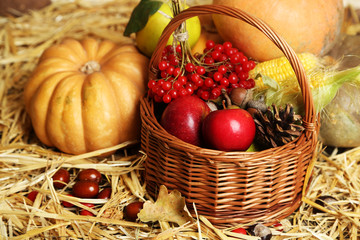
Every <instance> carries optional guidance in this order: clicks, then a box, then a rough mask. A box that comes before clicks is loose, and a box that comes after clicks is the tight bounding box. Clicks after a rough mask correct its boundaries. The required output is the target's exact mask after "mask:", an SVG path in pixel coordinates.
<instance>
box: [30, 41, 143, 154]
mask: <svg viewBox="0 0 360 240" xmlns="http://www.w3.org/2000/svg"><path fill="white" fill-rule="evenodd" d="M147 67H148V58H146V57H145V56H143V55H141V54H140V53H139V52H138V51H137V49H136V48H135V47H134V46H133V45H122V46H118V45H116V44H115V43H113V42H111V41H101V42H99V41H96V40H95V39H92V38H88V39H84V40H82V41H77V40H75V39H66V40H64V41H63V42H62V43H61V44H59V45H54V46H51V47H50V48H48V49H47V50H45V51H44V53H43V54H42V56H41V57H40V59H39V63H38V65H37V67H36V69H35V70H34V72H33V74H32V76H31V78H30V79H29V81H28V83H27V85H26V86H25V90H24V99H25V107H26V111H27V113H28V114H29V116H30V119H31V122H32V126H33V128H34V130H35V133H36V135H37V137H38V138H39V139H40V141H41V142H42V143H44V144H46V145H47V146H54V147H56V148H58V149H59V150H61V151H63V152H66V153H70V154H81V153H85V152H89V151H94V150H98V149H103V148H107V147H111V146H114V145H116V144H119V143H122V142H124V141H127V140H135V139H138V138H139V136H140V113H139V98H140V96H142V95H143V94H144V93H145V91H146V82H147Z"/></svg>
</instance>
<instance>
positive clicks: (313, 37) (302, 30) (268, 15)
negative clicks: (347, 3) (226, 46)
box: [213, 0, 343, 61]
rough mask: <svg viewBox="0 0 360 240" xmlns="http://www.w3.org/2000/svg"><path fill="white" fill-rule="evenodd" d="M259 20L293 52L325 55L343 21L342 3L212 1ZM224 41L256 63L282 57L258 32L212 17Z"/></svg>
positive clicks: (334, 0) (237, 22)
mask: <svg viewBox="0 0 360 240" xmlns="http://www.w3.org/2000/svg"><path fill="white" fill-rule="evenodd" d="M213 2H214V4H221V5H227V6H232V7H236V8H239V9H241V10H243V11H245V12H247V13H250V14H252V15H254V16H256V17H259V18H260V19H262V20H263V21H265V22H266V23H267V24H268V25H270V26H271V27H272V28H273V29H274V30H275V31H276V32H277V33H279V34H280V35H281V36H282V37H284V38H285V40H286V41H287V43H289V45H290V46H291V47H292V48H293V49H294V50H295V51H296V52H299V53H301V52H310V53H314V54H317V55H321V54H325V53H326V52H327V51H328V50H329V49H330V48H331V47H332V46H333V43H334V41H335V40H336V37H337V36H338V35H339V33H340V30H341V25H342V18H343V1H342V0H276V1H271V0H253V1H249V0H214V1H213ZM213 20H214V23H215V26H216V28H217V30H218V32H219V34H220V36H221V37H222V38H223V39H224V40H225V41H230V42H232V43H233V45H234V46H235V47H237V48H239V49H240V50H241V51H243V52H244V53H245V54H246V55H247V56H250V57H252V58H255V59H256V60H259V61H265V60H270V59H273V58H277V57H280V56H283V55H282V53H281V52H280V50H279V49H278V48H277V47H276V46H275V45H274V44H273V43H272V42H271V41H270V40H269V39H268V38H267V37H266V36H265V35H264V34H262V33H261V32H259V31H258V30H257V29H255V28H254V27H252V26H250V25H248V24H247V23H245V22H243V21H240V20H236V19H234V18H231V17H228V16H222V15H213Z"/></svg>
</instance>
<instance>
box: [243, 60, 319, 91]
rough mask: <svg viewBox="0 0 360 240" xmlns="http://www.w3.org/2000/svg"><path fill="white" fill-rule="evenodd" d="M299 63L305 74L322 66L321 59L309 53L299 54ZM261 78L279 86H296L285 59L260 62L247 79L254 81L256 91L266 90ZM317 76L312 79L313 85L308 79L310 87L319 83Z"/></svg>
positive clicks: (292, 73)
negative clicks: (269, 79)
mask: <svg viewBox="0 0 360 240" xmlns="http://www.w3.org/2000/svg"><path fill="white" fill-rule="evenodd" d="M298 57H299V59H300V62H301V63H302V64H303V66H304V69H305V72H306V73H309V72H312V71H314V70H315V69H318V68H320V67H321V66H322V63H321V59H320V58H318V57H317V56H315V55H314V54H311V53H301V54H299V55H298ZM263 76H266V77H269V78H271V79H273V80H275V81H276V82H277V83H278V84H279V85H280V86H285V85H294V86H296V85H297V80H296V76H295V72H294V70H293V69H292V67H291V65H290V62H289V60H288V59H287V58H286V57H281V58H276V59H272V60H269V61H266V62H261V63H258V64H257V65H256V67H255V68H254V69H253V70H251V71H250V72H249V77H250V78H253V79H254V80H255V84H256V87H257V90H258V91H262V90H264V89H266V88H267V86H266V85H265V84H264V82H263V78H262V77H263ZM319 79H321V78H320V77H319V76H317V77H316V79H315V78H314V79H313V80H314V83H313V81H312V80H311V79H310V81H311V83H310V85H313V84H315V82H317V83H319Z"/></svg>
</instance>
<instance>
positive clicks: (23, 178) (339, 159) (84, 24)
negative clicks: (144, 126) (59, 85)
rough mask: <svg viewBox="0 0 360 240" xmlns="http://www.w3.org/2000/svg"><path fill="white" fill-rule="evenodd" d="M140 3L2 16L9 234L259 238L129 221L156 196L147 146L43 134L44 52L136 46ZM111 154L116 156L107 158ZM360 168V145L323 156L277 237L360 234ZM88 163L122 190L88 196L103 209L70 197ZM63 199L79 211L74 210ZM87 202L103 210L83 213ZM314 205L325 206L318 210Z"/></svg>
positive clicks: (1, 220)
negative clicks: (34, 88)
mask: <svg viewBox="0 0 360 240" xmlns="http://www.w3.org/2000/svg"><path fill="white" fill-rule="evenodd" d="M137 2H138V1H131V0H117V1H111V0H107V1H101V3H100V2H99V1H88V0H78V1H65V0H62V1H53V3H52V4H51V5H50V6H48V7H46V8H44V9H42V10H39V11H33V12H31V13H29V14H26V15H23V16H21V17H18V18H4V17H0V56H1V57H0V236H1V237H2V238H1V239H46V238H49V239H50V238H52V237H59V239H61V238H60V237H66V238H67V239H79V238H83V239H199V238H200V237H201V238H202V239H214V240H216V239H259V238H257V237H251V236H241V235H240V234H237V233H233V232H231V230H233V229H234V228H235V227H246V226H234V227H232V228H229V229H223V230H220V229H217V228H216V226H213V225H212V224H211V223H210V222H209V221H208V220H207V219H206V218H204V217H203V216H198V218H197V219H195V220H194V223H191V224H189V223H187V224H184V225H183V226H173V225H171V224H169V223H166V222H163V223H161V224H160V223H153V224H150V223H134V222H128V221H125V220H124V218H123V209H124V207H125V206H126V205H127V204H128V203H129V202H132V201H138V200H149V199H150V197H149V196H148V194H147V193H146V190H145V183H144V182H143V180H142V174H143V166H142V163H143V161H144V155H143V154H142V153H141V152H139V151H138V150H137V149H138V143H136V142H127V143H123V144H120V145H117V146H114V147H112V148H109V149H104V150H99V151H95V152H91V153H87V154H82V155H77V156H71V155H67V154H64V153H61V152H59V151H57V150H56V149H52V148H47V147H46V146H43V145H42V144H41V143H40V142H39V141H38V140H37V138H36V137H35V136H34V133H33V131H32V129H31V125H30V123H29V119H28V118H27V115H26V114H25V111H24V104H23V99H22V91H23V88H24V85H25V83H26V81H27V79H28V77H29V75H30V74H31V72H32V70H33V69H34V67H35V65H36V63H37V60H38V57H39V56H40V54H41V53H42V52H43V51H44V50H45V49H46V48H47V47H49V46H51V45H52V44H54V43H57V42H59V41H61V40H62V39H63V38H66V37H73V38H76V39H81V38H83V37H85V36H94V37H96V38H98V39H110V40H112V41H115V42H117V43H119V44H121V43H133V38H126V37H124V36H123V35H122V32H123V31H124V28H125V25H126V23H127V21H128V19H129V17H130V13H131V11H132V9H133V8H134V6H135V5H136V4H137ZM188 2H190V1H188ZM194 2H195V3H196V4H199V3H203V2H201V1H194ZM319 147H320V146H319ZM110 150H116V153H115V154H114V155H112V156H110V157H107V158H104V157H101V154H102V153H104V152H107V151H110ZM359 165H360V148H355V149H350V150H348V151H345V152H342V153H339V150H338V149H334V151H332V152H330V153H328V154H326V153H323V154H320V155H319V156H317V157H316V158H314V159H313V161H312V163H311V165H310V166H311V167H310V168H309V171H308V174H307V176H306V181H305V182H306V184H307V191H305V190H304V199H303V200H304V201H303V204H302V205H301V206H300V208H299V209H298V210H297V211H296V212H295V213H294V214H292V215H291V216H289V217H288V218H287V219H283V220H281V223H282V228H283V229H284V231H279V227H271V230H272V232H273V235H274V237H273V239H275V240H280V239H358V236H359V232H360V223H359V217H360V207H359V205H360V204H359V201H360V200H359V199H360V178H359V176H360V167H359ZM59 168H67V169H69V170H70V172H71V173H72V178H71V180H70V182H69V184H68V185H67V186H66V187H65V188H64V189H62V190H56V189H54V187H53V186H52V178H51V176H52V174H54V172H55V171H56V170H57V169H59ZM84 168H96V169H98V170H99V171H100V172H102V173H103V174H104V175H105V177H106V180H107V183H106V186H110V187H111V188H112V190H113V191H112V195H111V198H110V199H109V200H101V199H86V201H87V202H91V203H94V204H96V208H94V209H91V208H88V207H86V206H84V205H83V204H81V202H83V201H84V199H80V198H76V197H70V196H68V195H67V193H68V191H69V189H70V188H71V186H72V185H73V184H74V182H75V178H76V175H77V173H78V172H79V171H80V170H81V169H84ZM33 190H36V191H38V192H39V194H38V195H37V197H36V199H35V201H34V202H32V201H30V200H29V199H28V198H26V195H27V194H28V193H29V192H31V191H33ZM325 194H326V195H330V196H333V197H335V198H336V199H337V201H336V202H334V203H331V205H330V204H329V206H327V205H325V206H319V205H318V204H317V203H315V201H316V199H317V198H318V197H319V196H321V195H325ZM62 201H68V202H71V203H73V204H74V205H75V207H72V208H64V207H63V206H62V205H61V204H60V203H61V202H62ZM80 208H84V209H87V210H89V211H91V212H93V213H94V214H95V216H93V217H88V216H80V215H79V214H78V213H77V211H78V210H77V209H80ZM314 208H318V209H321V210H323V211H324V212H323V213H317V214H313V209H314ZM195 209H196V206H195ZM249 224H251V223H249Z"/></svg>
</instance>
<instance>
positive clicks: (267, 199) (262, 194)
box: [140, 5, 319, 227]
mask: <svg viewBox="0 0 360 240" xmlns="http://www.w3.org/2000/svg"><path fill="white" fill-rule="evenodd" d="M203 14H223V15H227V16H231V17H234V18H237V19H240V20H243V21H245V22H247V23H249V24H250V25H252V26H254V27H256V28H258V29H259V30H260V31H261V32H263V33H264V34H265V35H266V36H268V37H269V39H271V40H272V41H273V42H274V44H275V45H276V46H278V48H279V49H280V50H282V51H283V53H284V55H285V56H286V57H287V58H288V59H289V61H290V63H291V65H292V67H293V69H294V71H295V73H296V75H297V78H298V81H299V85H300V89H301V91H302V95H303V99H304V102H305V116H304V118H303V119H304V127H305V131H304V133H303V134H302V135H301V136H300V137H299V138H298V139H296V140H295V141H293V142H291V143H288V144H286V145H284V146H281V147H277V148H272V149H267V150H264V151H261V152H223V151H217V150H211V149H205V148H200V147H196V146H194V145H191V144H188V143H185V142H183V141H181V140H179V139H178V138H176V137H174V136H172V135H170V134H168V133H167V132H166V131H165V130H164V129H163V128H162V127H161V125H160V124H159V123H158V121H157V119H156V116H155V113H154V110H155V109H154V103H153V102H152V101H151V100H150V99H148V98H147V97H146V96H145V97H143V98H142V99H141V104H140V108H141V119H142V128H141V148H142V150H143V151H144V152H145V153H146V155H147V158H146V161H145V170H146V175H145V179H146V183H147V190H148V192H149V193H150V194H151V195H152V196H154V197H155V196H156V194H157V192H158V189H159V186H160V185H165V186H166V187H167V188H168V189H170V190H171V189H177V190H179V191H180V192H181V194H182V195H183V196H184V197H185V198H186V202H187V203H188V207H189V209H190V210H191V211H192V210H193V209H192V207H193V204H195V207H196V211H197V212H198V214H200V215H204V216H206V217H207V218H208V219H209V220H210V221H211V222H212V223H213V224H215V225H217V226H220V227H221V226H229V225H233V224H239V223H248V222H251V221H261V222H263V223H265V224H267V223H268V224H269V223H272V222H276V221H278V220H280V219H282V218H284V217H287V216H288V215H290V214H291V213H292V212H293V211H294V210H295V209H296V208H297V207H298V206H299V204H300V201H301V193H302V188H303V185H304V179H305V174H306V170H307V166H308V164H309V162H310V160H311V159H312V157H313V154H314V152H315V148H316V144H317V132H318V128H319V124H318V121H317V119H318V118H317V116H316V114H315V111H314V106H313V101H312V96H311V92H310V88H309V85H308V82H307V77H306V74H305V72H304V69H303V66H302V65H301V62H300V61H299V59H298V58H297V56H296V54H295V53H294V51H293V50H292V49H291V48H290V46H289V45H288V44H287V43H286V42H285V41H284V40H283V39H282V38H281V37H280V36H278V35H277V34H276V33H275V32H274V31H273V30H272V29H271V28H270V27H269V26H267V25H266V24H265V23H264V22H262V21H261V20H259V19H257V18H255V17H253V16H250V15H249V14H247V13H245V12H243V11H241V10H239V9H234V8H229V7H226V6H215V5H202V6H195V7H191V8H188V9H186V10H184V11H183V12H181V13H180V14H179V15H177V16H176V17H175V18H173V19H172V20H171V22H170V23H169V25H168V26H167V27H166V28H165V30H164V32H163V35H162V36H161V38H160V40H159V43H158V46H157V48H156V50H155V52H154V54H153V56H152V59H151V60H150V78H152V77H154V76H156V73H157V70H156V66H157V64H158V62H159V61H160V57H161V52H162V49H163V48H164V47H165V44H166V42H167V39H168V38H169V37H170V35H171V34H172V32H174V30H175V29H176V28H177V27H178V26H179V25H180V24H181V23H182V22H183V21H184V20H186V19H188V18H190V17H193V16H199V15H203Z"/></svg>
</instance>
